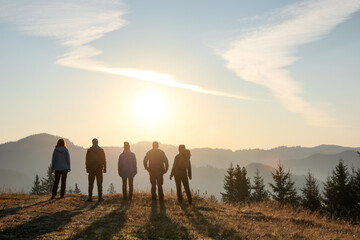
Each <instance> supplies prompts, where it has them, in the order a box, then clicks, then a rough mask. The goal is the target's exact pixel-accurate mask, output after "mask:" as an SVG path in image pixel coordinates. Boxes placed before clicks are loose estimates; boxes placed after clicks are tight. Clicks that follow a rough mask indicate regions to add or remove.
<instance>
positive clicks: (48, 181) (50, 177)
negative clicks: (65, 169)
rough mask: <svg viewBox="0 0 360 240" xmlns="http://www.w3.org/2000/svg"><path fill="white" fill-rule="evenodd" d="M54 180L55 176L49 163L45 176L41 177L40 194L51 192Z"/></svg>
mask: <svg viewBox="0 0 360 240" xmlns="http://www.w3.org/2000/svg"><path fill="white" fill-rule="evenodd" d="M54 182H55V176H54V174H53V172H52V169H51V164H50V166H49V167H48V170H47V173H46V177H42V178H41V186H40V189H41V193H42V194H49V193H51V191H52V187H53V185H54Z"/></svg>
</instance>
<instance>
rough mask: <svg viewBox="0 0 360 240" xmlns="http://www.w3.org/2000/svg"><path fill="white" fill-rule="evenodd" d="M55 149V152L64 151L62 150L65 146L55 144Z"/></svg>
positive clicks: (64, 149)
mask: <svg viewBox="0 0 360 240" xmlns="http://www.w3.org/2000/svg"><path fill="white" fill-rule="evenodd" d="M55 150H56V151H57V152H64V151H66V147H63V146H57V147H56V148H55Z"/></svg>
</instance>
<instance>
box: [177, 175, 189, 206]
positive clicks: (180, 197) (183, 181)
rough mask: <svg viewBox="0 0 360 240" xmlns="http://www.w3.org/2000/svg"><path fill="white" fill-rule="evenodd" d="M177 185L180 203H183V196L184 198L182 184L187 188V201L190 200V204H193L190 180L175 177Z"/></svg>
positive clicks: (183, 177)
mask: <svg viewBox="0 0 360 240" xmlns="http://www.w3.org/2000/svg"><path fill="white" fill-rule="evenodd" d="M175 183H176V192H177V198H178V201H179V202H182V201H183V196H182V191H181V183H182V184H183V185H184V188H185V192H186V196H187V199H188V201H189V203H190V204H191V203H192V197H191V192H190V187H189V180H188V178H187V176H175Z"/></svg>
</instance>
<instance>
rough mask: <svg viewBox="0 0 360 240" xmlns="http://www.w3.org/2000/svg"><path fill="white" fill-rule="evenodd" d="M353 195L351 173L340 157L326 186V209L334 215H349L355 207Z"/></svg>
mask: <svg viewBox="0 0 360 240" xmlns="http://www.w3.org/2000/svg"><path fill="white" fill-rule="evenodd" d="M352 197H353V193H352V189H351V186H350V174H349V172H348V170H347V167H346V166H345V165H344V162H343V160H342V159H340V161H339V164H338V165H337V166H336V167H335V169H334V170H333V171H332V175H331V176H329V177H328V178H327V180H326V183H325V186H324V204H325V209H326V211H327V212H328V213H329V214H330V215H332V216H334V217H340V218H343V217H349V216H350V215H351V210H352V208H353V199H352Z"/></svg>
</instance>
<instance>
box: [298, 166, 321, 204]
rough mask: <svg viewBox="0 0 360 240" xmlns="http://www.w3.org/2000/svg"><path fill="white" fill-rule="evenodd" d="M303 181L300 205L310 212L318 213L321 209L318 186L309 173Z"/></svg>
mask: <svg viewBox="0 0 360 240" xmlns="http://www.w3.org/2000/svg"><path fill="white" fill-rule="evenodd" d="M305 181H306V182H305V186H304V188H302V189H301V192H302V195H303V196H302V199H301V204H302V205H303V206H304V207H305V208H308V209H310V210H311V211H318V210H320V209H321V207H322V205H321V201H322V197H321V195H320V190H319V185H318V184H317V182H316V179H315V178H314V177H313V175H312V174H311V173H310V171H309V173H308V175H307V176H306V177H305Z"/></svg>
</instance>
